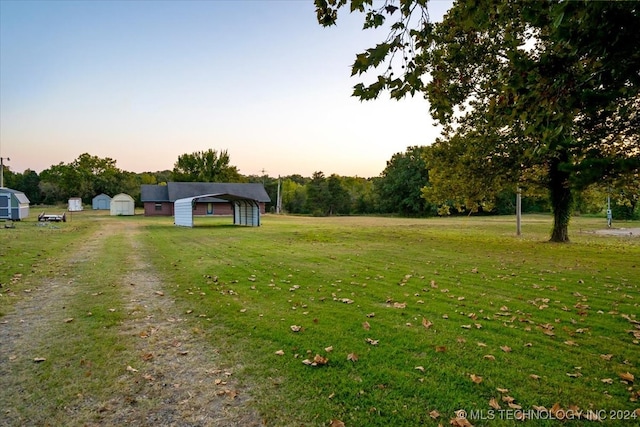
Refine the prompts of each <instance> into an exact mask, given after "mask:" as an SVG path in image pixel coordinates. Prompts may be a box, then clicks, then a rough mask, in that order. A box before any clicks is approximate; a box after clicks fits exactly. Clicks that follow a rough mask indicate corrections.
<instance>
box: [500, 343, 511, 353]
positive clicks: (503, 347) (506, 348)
mask: <svg viewBox="0 0 640 427" xmlns="http://www.w3.org/2000/svg"><path fill="white" fill-rule="evenodd" d="M500 349H501V350H502V351H504V352H505V353H511V347H509V346H508V345H501V346H500Z"/></svg>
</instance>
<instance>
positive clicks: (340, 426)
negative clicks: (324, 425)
mask: <svg viewBox="0 0 640 427" xmlns="http://www.w3.org/2000/svg"><path fill="white" fill-rule="evenodd" d="M329 427H345V425H344V423H343V422H342V421H340V420H331V424H329Z"/></svg>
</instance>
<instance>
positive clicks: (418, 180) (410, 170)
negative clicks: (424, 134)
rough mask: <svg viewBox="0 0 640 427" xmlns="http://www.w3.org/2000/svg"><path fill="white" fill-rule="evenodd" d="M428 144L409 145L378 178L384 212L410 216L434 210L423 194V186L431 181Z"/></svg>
mask: <svg viewBox="0 0 640 427" xmlns="http://www.w3.org/2000/svg"><path fill="white" fill-rule="evenodd" d="M427 150H428V147H418V146H415V147H408V148H407V150H406V151H405V152H404V153H396V154H394V155H393V156H392V157H391V160H389V161H387V166H386V167H385V168H384V170H383V171H382V173H381V174H380V179H379V180H377V181H376V191H377V192H378V195H379V199H380V205H381V208H382V209H383V211H384V212H393V213H399V214H402V215H408V216H422V215H427V214H430V213H431V206H430V205H429V204H428V203H427V201H426V200H425V199H424V198H423V197H422V194H421V191H420V190H421V189H422V188H423V187H425V186H426V185H427V184H429V171H428V169H427V164H426V162H425V155H426V152H427Z"/></svg>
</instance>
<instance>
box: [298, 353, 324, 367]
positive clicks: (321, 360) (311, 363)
mask: <svg viewBox="0 0 640 427" xmlns="http://www.w3.org/2000/svg"><path fill="white" fill-rule="evenodd" d="M302 363H304V364H305V365H308V366H318V365H320V366H323V365H326V364H327V363H329V359H327V358H326V357H322V356H320V355H319V354H316V355H315V356H314V357H313V360H309V359H304V360H303V361H302Z"/></svg>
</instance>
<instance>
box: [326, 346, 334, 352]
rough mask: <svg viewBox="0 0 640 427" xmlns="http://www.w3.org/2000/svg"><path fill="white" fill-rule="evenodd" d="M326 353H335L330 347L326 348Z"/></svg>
mask: <svg viewBox="0 0 640 427" xmlns="http://www.w3.org/2000/svg"><path fill="white" fill-rule="evenodd" d="M324 351H326V352H327V353H331V352H332V351H333V346H331V345H330V346H329V347H325V348H324Z"/></svg>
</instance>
